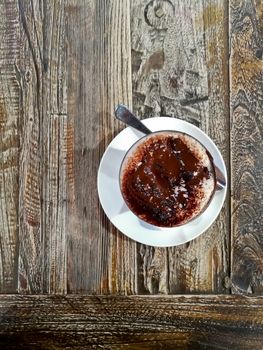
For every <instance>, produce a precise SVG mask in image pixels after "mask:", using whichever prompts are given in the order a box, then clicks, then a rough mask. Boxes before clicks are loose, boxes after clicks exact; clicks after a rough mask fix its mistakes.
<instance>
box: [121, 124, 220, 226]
mask: <svg viewBox="0 0 263 350" xmlns="http://www.w3.org/2000/svg"><path fill="white" fill-rule="evenodd" d="M162 133H171V134H172V133H177V134H182V135H187V136H188V137H190V138H192V139H194V140H195V141H196V142H198V143H199V144H200V145H201V146H202V147H203V148H204V149H205V150H206V153H207V155H208V157H209V159H210V162H211V165H212V167H213V172H214V188H213V191H212V193H211V195H210V198H209V200H208V202H207V203H206V205H205V206H204V207H203V208H202V210H201V211H200V212H199V213H198V214H197V215H195V216H193V217H192V218H190V219H189V220H187V221H186V222H183V223H179V224H177V225H173V226H159V225H154V224H152V223H150V222H148V221H147V220H144V219H142V218H140V217H139V216H138V215H137V214H136V213H135V212H134V211H133V210H132V209H131V207H130V206H129V203H128V202H127V200H126V198H125V197H124V195H123V192H122V185H121V184H122V181H121V179H122V169H123V165H124V162H125V160H126V159H127V157H128V155H129V153H130V152H131V151H132V149H133V148H136V146H138V143H143V142H144V141H145V140H146V139H147V138H150V137H151V136H152V135H156V134H162ZM216 186H217V177H216V171H215V164H214V159H213V156H212V155H211V153H210V152H209V150H208V149H207V148H206V147H205V146H204V145H203V143H202V142H201V141H199V140H198V139H197V138H196V137H194V136H192V135H190V134H188V133H187V132H183V131H178V130H169V129H166V130H157V131H153V132H151V133H150V134H145V135H143V136H142V137H140V138H139V139H138V140H137V141H135V142H134V143H133V144H132V145H131V146H130V147H129V149H128V150H127V151H126V153H125V155H124V157H123V159H122V161H121V165H120V169H119V187H120V192H121V195H122V198H123V200H124V202H125V204H126V205H127V207H128V208H129V210H130V211H131V212H132V213H133V214H134V215H135V216H136V217H137V218H138V219H139V220H142V221H143V222H146V223H147V224H148V225H152V226H153V227H158V228H176V227H180V226H184V225H187V224H188V223H189V222H191V221H193V220H195V219H197V218H198V217H199V216H200V215H202V214H203V213H204V212H205V211H206V209H207V208H208V207H209V205H210V204H211V202H212V199H213V197H214V195H215V193H216V191H217V189H216Z"/></svg>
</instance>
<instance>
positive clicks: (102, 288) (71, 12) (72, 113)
mask: <svg viewBox="0 0 263 350" xmlns="http://www.w3.org/2000/svg"><path fill="white" fill-rule="evenodd" d="M66 11H67V17H68V24H67V40H68V50H67V57H68V115H69V121H70V123H71V125H72V144H73V151H72V157H73V165H72V169H71V178H70V179H69V180H70V181H71V182H70V184H71V188H70V194H69V195H70V197H69V200H70V203H69V211H68V220H67V222H68V227H69V235H68V291H69V292H81V291H87V292H95V293H129V294H130V293H135V291H136V290H135V284H136V271H135V265H136V255H135V253H136V251H135V248H136V243H135V242H133V241H131V240H128V239H127V238H125V237H124V236H123V235H122V234H121V233H120V232H118V231H117V230H116V229H115V228H114V227H113V226H112V225H111V224H110V223H109V221H108V220H107V219H106V217H105V214H104V213H103V211H102V209H101V207H100V205H99V203H98V195H97V182H96V181H97V179H96V176H97V170H98V166H99V162H100V158H101V156H102V154H103V152H104V150H105V148H106V147H107V145H108V144H109V142H110V141H111V140H112V138H113V137H114V135H115V134H116V133H117V132H118V131H119V130H120V124H119V122H117V120H115V118H114V117H113V110H114V105H115V104H117V103H118V102H121V103H124V104H127V105H129V106H130V107H132V106H131V98H132V95H131V70H130V69H131V52H130V2H129V1H128V0H124V1H115V0H109V1H104V0H98V1H84V0H83V1H68V6H67V7H66Z"/></svg>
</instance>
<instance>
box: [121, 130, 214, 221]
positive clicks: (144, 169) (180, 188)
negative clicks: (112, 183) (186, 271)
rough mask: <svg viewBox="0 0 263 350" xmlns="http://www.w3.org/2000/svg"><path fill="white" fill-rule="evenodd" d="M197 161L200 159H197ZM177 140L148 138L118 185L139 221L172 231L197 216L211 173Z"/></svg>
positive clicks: (196, 156) (180, 140)
mask: <svg viewBox="0 0 263 350" xmlns="http://www.w3.org/2000/svg"><path fill="white" fill-rule="evenodd" d="M199 159H200V158H199ZM199 159H198V155H197V154H195V153H194V152H192V151H191V150H190V148H189V147H188V145H187V144H186V143H185V142H184V141H183V140H182V139H181V138H179V137H177V138H175V137H173V136H170V135H169V136H165V137H163V136H162V137H160V136H156V137H151V138H149V139H148V140H146V141H145V143H144V144H143V145H140V146H139V147H138V151H137V152H136V151H135V154H134V155H133V156H132V157H131V159H130V160H129V161H128V163H127V165H126V166H125V169H124V170H123V176H122V181H121V187H122V193H123V196H124V198H125V201H126V203H127V205H128V206H129V207H130V209H131V210H132V211H133V212H134V213H135V214H136V215H137V216H139V217H140V218H141V219H143V220H145V221H146V222H148V223H151V224H153V225H156V226H164V227H172V226H177V225H180V224H181V223H184V222H186V221H187V220H188V219H190V218H192V217H193V214H194V215H196V214H197V213H195V212H196V210H198V205H199V204H200V201H201V200H202V196H203V195H202V191H200V188H201V187H202V183H203V180H204V178H205V179H208V178H209V177H210V176H212V175H213V174H211V171H209V170H208V168H207V167H204V166H202V164H201V162H200V160H199Z"/></svg>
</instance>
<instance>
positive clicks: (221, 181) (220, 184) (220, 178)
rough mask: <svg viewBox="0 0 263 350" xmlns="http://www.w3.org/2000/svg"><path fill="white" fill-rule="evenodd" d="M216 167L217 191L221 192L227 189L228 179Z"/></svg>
mask: <svg viewBox="0 0 263 350" xmlns="http://www.w3.org/2000/svg"><path fill="white" fill-rule="evenodd" d="M214 167H215V173H216V191H221V190H223V189H224V188H225V187H226V178H225V176H224V174H223V173H222V171H221V170H220V169H219V168H218V167H217V166H216V165H214Z"/></svg>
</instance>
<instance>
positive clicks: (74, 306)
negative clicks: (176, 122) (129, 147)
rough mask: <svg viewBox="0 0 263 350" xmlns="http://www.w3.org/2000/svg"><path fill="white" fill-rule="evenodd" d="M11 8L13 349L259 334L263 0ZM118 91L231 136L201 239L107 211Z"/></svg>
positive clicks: (222, 143) (259, 340)
mask: <svg viewBox="0 0 263 350" xmlns="http://www.w3.org/2000/svg"><path fill="white" fill-rule="evenodd" d="M0 19H1V20H0V292H1V293H2V294H1V296H0V347H1V349H66V348H67V349H84V348H87V349H91V348H92V349H93V348H94V349H97V348H103V349H179V348H180V349H263V298H262V296H261V295H262V292H263V235H262V225H263V220H262V218H263V203H262V202H263V200H262V186H263V143H262V134H263V119H262V113H263V90H262V87H263V63H262V54H263V39H262V38H263V2H262V1H260V0H229V1H227V0H208V1H202V0H163V1H157V0H150V1H149V0H67V1H63V0H57V1H55V0H53V1H52V0H45V1H37V0H32V1H27V0H2V1H1V2H0ZM117 103H124V104H127V105H128V106H130V108H132V109H133V110H134V111H135V112H136V113H137V114H138V115H139V116H140V117H141V118H147V117H151V116H170V117H178V118H181V119H184V120H187V121H189V122H191V123H193V124H195V125H197V126H198V127H200V128H201V129H202V130H204V131H205V132H206V133H208V135H209V136H210V137H211V138H212V139H213V140H214V141H215V142H216V144H217V145H218V147H219V148H220V150H221V152H222V154H223V157H224V159H225V162H226V164H227V168H228V174H229V183H230V186H229V187H230V189H229V191H228V195H227V200H226V202H225V205H224V208H223V210H222V211H221V213H220V216H219V218H218V219H217V220H216V222H215V223H214V224H213V225H212V227H211V228H210V229H209V230H208V231H207V232H206V233H205V234H203V235H202V236H200V237H199V238H197V239H195V240H194V241H192V242H190V243H187V244H185V245H182V246H179V247H174V248H153V247H149V246H145V245H142V244H138V243H135V242H133V241H132V240H129V239H128V238H126V237H125V236H124V235H122V234H121V233H120V232H118V231H117V230H116V229H115V228H114V227H113V226H112V225H111V223H110V222H109V221H108V220H107V218H106V217H105V215H104V213H103V211H102V209H101V207H100V205H99V201H98V195H97V189H96V187H97V186H96V174H97V170H98V164H99V161H100V158H101V156H102V154H103V152H104V150H105V148H106V147H107V145H108V144H109V142H110V141H111V140H112V138H113V137H114V135H116V134H117V133H118V132H119V131H120V130H121V129H122V128H123V125H121V124H120V123H118V122H117V121H116V120H115V119H114V118H113V109H114V105H115V104H117ZM113 200H114V198H113Z"/></svg>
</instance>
